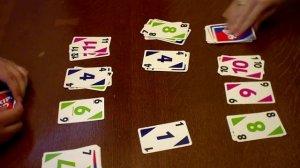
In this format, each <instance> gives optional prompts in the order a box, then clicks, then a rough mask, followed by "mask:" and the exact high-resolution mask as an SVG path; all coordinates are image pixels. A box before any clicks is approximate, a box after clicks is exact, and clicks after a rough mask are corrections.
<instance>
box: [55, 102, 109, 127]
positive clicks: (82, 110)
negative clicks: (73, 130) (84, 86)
mask: <svg viewBox="0 0 300 168" xmlns="http://www.w3.org/2000/svg"><path fill="white" fill-rule="evenodd" d="M103 119H104V98H103V97H99V98H92V99H81V100H70V101H63V102H60V103H59V113H58V120H57V121H58V124H68V123H77V122H87V121H96V120H103Z"/></svg>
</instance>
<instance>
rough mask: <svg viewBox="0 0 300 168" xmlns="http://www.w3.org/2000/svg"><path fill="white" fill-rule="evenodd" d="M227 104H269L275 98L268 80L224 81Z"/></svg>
mask: <svg viewBox="0 0 300 168" xmlns="http://www.w3.org/2000/svg"><path fill="white" fill-rule="evenodd" d="M224 85H225V92H226V99H227V103H228V104H270V103H275V98H274V94H273V90H272V86H271V83H270V82H269V81H263V82H230V83H225V84H224Z"/></svg>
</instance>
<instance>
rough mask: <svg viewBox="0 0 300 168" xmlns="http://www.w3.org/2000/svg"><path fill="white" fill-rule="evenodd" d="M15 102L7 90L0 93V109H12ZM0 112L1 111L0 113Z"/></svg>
mask: <svg viewBox="0 0 300 168" xmlns="http://www.w3.org/2000/svg"><path fill="white" fill-rule="evenodd" d="M15 103H16V101H15V99H14V97H13V95H12V93H11V91H9V90H4V91H0V109H1V110H9V109H13V108H14V105H15ZM0 112H1V111H0Z"/></svg>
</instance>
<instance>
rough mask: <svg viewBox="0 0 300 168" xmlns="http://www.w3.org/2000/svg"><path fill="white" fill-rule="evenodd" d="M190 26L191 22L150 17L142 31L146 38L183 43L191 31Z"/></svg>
mask: <svg viewBox="0 0 300 168" xmlns="http://www.w3.org/2000/svg"><path fill="white" fill-rule="evenodd" d="M189 27H190V24H189V23H182V22H168V21H164V20H159V19H149V20H148V22H147V23H146V24H145V25H144V27H143V29H142V30H141V32H140V33H141V34H143V35H144V37H145V40H161V41H165V42H169V43H172V44H177V45H183V44H184V43H185V41H186V39H187V37H188V36H189V34H190V33H191V29H190V28H189Z"/></svg>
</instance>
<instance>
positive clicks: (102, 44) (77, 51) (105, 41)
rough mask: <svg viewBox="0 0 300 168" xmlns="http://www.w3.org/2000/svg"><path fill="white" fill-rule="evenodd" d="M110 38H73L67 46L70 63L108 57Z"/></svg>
mask: <svg viewBox="0 0 300 168" xmlns="http://www.w3.org/2000/svg"><path fill="white" fill-rule="evenodd" d="M110 42H111V37H74V38H73V40H72V43H71V44H70V46H69V59H70V61H78V60H85V59H92V58H99V57H105V56H109V55H110V50H109V46H110Z"/></svg>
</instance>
